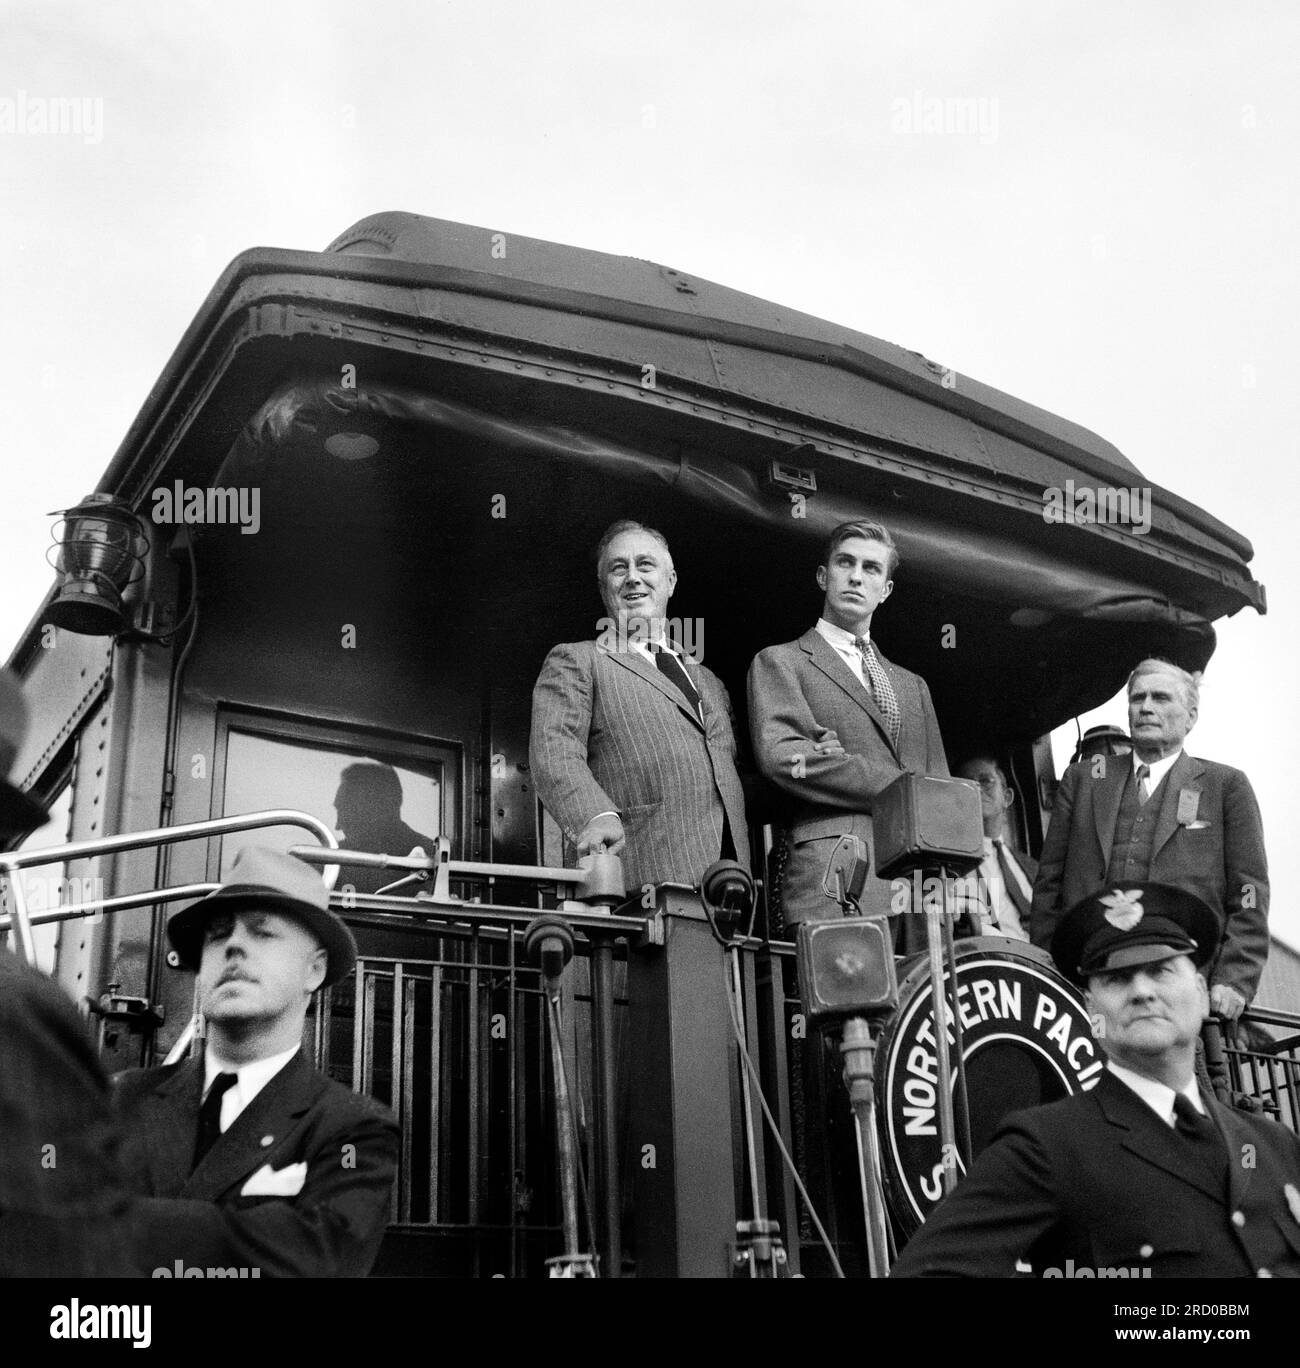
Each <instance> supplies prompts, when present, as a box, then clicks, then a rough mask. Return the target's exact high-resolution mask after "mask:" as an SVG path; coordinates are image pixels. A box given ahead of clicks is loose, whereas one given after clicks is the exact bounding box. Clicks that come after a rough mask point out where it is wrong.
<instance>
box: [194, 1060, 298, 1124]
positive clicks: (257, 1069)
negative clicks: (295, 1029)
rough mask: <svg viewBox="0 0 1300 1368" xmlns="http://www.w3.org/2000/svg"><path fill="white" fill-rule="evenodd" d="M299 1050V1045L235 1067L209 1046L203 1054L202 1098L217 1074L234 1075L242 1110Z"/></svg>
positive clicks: (206, 1093)
mask: <svg viewBox="0 0 1300 1368" xmlns="http://www.w3.org/2000/svg"><path fill="white" fill-rule="evenodd" d="M301 1049H302V1046H301V1045H295V1046H294V1047H293V1048H292V1049H290V1050H285V1051H284V1052H283V1053H281V1054H274V1055H268V1056H267V1058H265V1059H255V1060H253V1062H252V1063H251V1064H238V1065H236V1064H231V1063H230V1062H229V1061H227V1060H224V1059H221V1058H219V1057H218V1056H217V1054H216V1053H215V1051H214V1050H213V1049H212V1046H211V1045H209V1046H208V1047H207V1048H206V1049H205V1050H204V1052H203V1096H204V1097H206V1096H207V1095H208V1089H209V1088H210V1087H211V1086H212V1080H213V1079H214V1078H216V1076H217V1075H218V1074H219V1073H232V1074H234V1075H235V1084H234V1086H235V1087H236V1088H238V1089H239V1095H240V1096H239V1100H240V1108H241V1110H242V1109H243V1108H244V1107H246V1106H248V1104H249V1103H250V1102H251V1101H252V1100H253V1098H255V1097H256V1096H257V1094H258V1093H260V1092H261V1091H262V1089H263V1088H264V1087H266V1085H267V1084H268V1083H269V1082H270V1081H271V1080H272V1079H273V1078H274V1077H275V1076H276V1074H278V1073H279V1072H280V1070H281V1069H283V1068H284V1066H285V1065H286V1064H288V1062H289V1061H290V1060H291V1059H292V1058H293V1057H294V1056H295V1055H296V1054H297V1053H298V1051H299V1050H301Z"/></svg>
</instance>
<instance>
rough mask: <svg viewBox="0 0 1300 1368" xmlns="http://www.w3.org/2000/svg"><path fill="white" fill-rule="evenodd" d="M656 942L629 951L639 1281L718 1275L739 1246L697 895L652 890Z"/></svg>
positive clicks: (715, 976) (715, 987)
mask: <svg viewBox="0 0 1300 1368" xmlns="http://www.w3.org/2000/svg"><path fill="white" fill-rule="evenodd" d="M657 898H658V913H657V915H658V916H659V918H660V920H661V923H662V926H663V930H664V936H663V940H664V943H663V944H662V945H644V946H635V945H634V946H632V947H630V948H629V951H628V1014H629V1022H628V1028H629V1030H630V1032H631V1042H630V1043H631V1051H630V1052H631V1058H632V1060H633V1063H634V1067H635V1069H636V1086H635V1088H634V1089H633V1091H632V1099H631V1122H632V1129H631V1137H630V1138H631V1144H630V1149H631V1163H632V1187H633V1192H634V1194H635V1198H636V1201H635V1211H636V1226H635V1234H634V1238H635V1248H636V1260H637V1273H638V1276H641V1277H652V1278H674V1277H678V1278H727V1277H730V1276H731V1271H732V1269H731V1263H732V1247H733V1243H734V1241H735V1238H736V1196H735V1193H736V1172H735V1167H734V1153H733V1135H734V1128H735V1126H736V1124H737V1122H738V1119H739V1118H738V1117H736V1116H734V1115H733V1110H732V1081H733V1077H734V1070H735V1067H736V1065H735V1059H736V1054H735V1047H734V1044H733V1039H732V1033H731V1027H730V1025H729V1024H728V1008H727V1001H726V997H725V991H726V989H725V982H724V978H723V972H724V958H723V950H722V947H721V945H719V944H718V942H717V941H716V940H715V939H714V938H713V935H712V933H711V932H710V930H709V926H708V922H707V920H706V919H705V915H704V910H703V907H702V906H701V904H700V901H699V895H698V894H697V893H693V892H691V891H689V890H687V889H685V888H681V889H679V888H677V887H676V886H673V885H667V886H662V887H660V888H659V889H658V890H657Z"/></svg>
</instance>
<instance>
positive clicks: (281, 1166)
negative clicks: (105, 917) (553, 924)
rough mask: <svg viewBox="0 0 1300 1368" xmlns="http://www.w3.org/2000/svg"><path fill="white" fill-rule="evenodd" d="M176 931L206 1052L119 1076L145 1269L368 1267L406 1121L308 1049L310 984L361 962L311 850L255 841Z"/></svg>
mask: <svg viewBox="0 0 1300 1368" xmlns="http://www.w3.org/2000/svg"><path fill="white" fill-rule="evenodd" d="M167 937H168V940H169V941H170V942H171V945H172V948H173V949H174V950H175V951H176V954H177V956H178V957H179V959H180V962H181V964H182V966H183V967H184V968H187V969H193V970H195V971H197V974H198V1000H199V1010H200V1012H201V1014H202V1023H203V1050H202V1053H201V1054H199V1055H196V1056H195V1057H193V1058H190V1059H188V1060H185V1061H183V1062H182V1063H179V1064H174V1065H170V1066H166V1067H163V1068H157V1069H142V1070H134V1071H131V1072H128V1073H125V1074H121V1075H119V1076H118V1078H117V1079H116V1080H115V1083H116V1085H117V1091H118V1099H119V1110H120V1113H121V1116H122V1118H123V1121H124V1124H125V1127H126V1130H127V1132H128V1141H127V1155H126V1159H127V1172H128V1177H129V1179H130V1181H131V1183H132V1184H133V1186H134V1189H135V1191H136V1192H137V1193H138V1194H139V1196H140V1197H141V1198H142V1200H141V1201H139V1202H138V1203H137V1204H136V1207H135V1219H134V1240H133V1249H134V1254H135V1258H136V1261H137V1263H138V1264H139V1266H140V1268H141V1270H142V1271H143V1272H144V1273H146V1274H147V1275H151V1276H186V1275H187V1270H189V1269H192V1268H198V1269H203V1270H205V1272H204V1274H203V1276H214V1275H213V1274H212V1273H210V1272H206V1270H208V1269H213V1268H220V1269H223V1270H231V1269H233V1270H235V1271H234V1272H233V1273H232V1272H229V1271H226V1272H223V1273H221V1274H219V1275H217V1276H227V1277H230V1276H234V1277H272V1276H300V1277H302V1276H311V1277H331V1276H347V1277H359V1276H363V1275H364V1274H365V1273H367V1272H368V1271H369V1269H370V1267H371V1265H372V1264H373V1262H374V1259H375V1256H376V1253H377V1252H378V1247H379V1242H380V1239H381V1238H382V1236H383V1232H384V1228H385V1225H386V1223H387V1219H388V1211H389V1202H390V1196H391V1192H392V1187H393V1181H394V1178H395V1176H396V1164H397V1126H396V1122H395V1120H394V1118H393V1116H392V1114H391V1113H390V1112H389V1111H388V1109H387V1108H386V1107H382V1106H381V1105H379V1103H377V1102H375V1101H373V1100H372V1099H371V1098H369V1097H366V1096H364V1095H361V1094H358V1093H354V1092H351V1091H350V1090H349V1089H347V1088H345V1087H343V1086H342V1085H340V1084H338V1083H336V1082H334V1081H333V1080H331V1079H329V1078H327V1077H326V1076H325V1075H324V1074H322V1073H319V1072H318V1071H317V1070H316V1069H314V1068H313V1067H312V1066H311V1064H310V1063H308V1061H307V1058H306V1056H305V1055H304V1053H303V1049H302V1044H303V1030H304V1025H305V1022H306V1015H307V1008H308V1005H309V1003H310V1001H311V997H312V994H313V993H315V992H316V991H317V990H318V989H319V988H322V987H325V986H327V985H329V984H333V983H337V982H339V981H340V980H341V979H344V978H346V977H347V975H348V974H349V973H350V972H351V970H352V968H353V966H354V964H355V962H356V943H355V941H354V940H353V938H352V933H351V931H349V929H348V928H347V926H346V925H345V924H344V922H343V921H342V919H341V918H340V917H338V916H337V915H336V914H335V913H334V912H332V911H331V910H330V906H329V890H328V889H327V888H326V887H325V885H324V883H323V882H322V881H321V878H320V876H319V875H318V874H317V873H316V872H315V871H314V870H313V869H312V868H311V867H310V866H308V865H306V864H304V863H303V862H302V861H300V860H297V859H294V858H293V857H292V856H290V855H287V854H283V853H281V852H279V851H274V850H269V849H264V848H262V847H258V846H248V847H245V848H244V849H242V850H241V851H240V852H239V854H238V856H237V857H236V859H235V861H234V865H233V867H232V869H231V874H230V878H229V880H228V881H227V882H226V883H225V884H224V885H223V886H222V887H221V888H220V889H218V890H217V891H216V892H215V893H212V894H210V895H209V896H208V897H207V898H204V899H202V900H201V901H199V902H197V903H194V904H192V905H191V906H189V907H187V908H185V909H184V910H183V911H181V912H178V913H176V915H175V916H173V917H172V919H171V921H170V922H169V923H168V926H167ZM254 1270H256V1272H254ZM188 1276H198V1275H197V1274H193V1273H190V1274H188Z"/></svg>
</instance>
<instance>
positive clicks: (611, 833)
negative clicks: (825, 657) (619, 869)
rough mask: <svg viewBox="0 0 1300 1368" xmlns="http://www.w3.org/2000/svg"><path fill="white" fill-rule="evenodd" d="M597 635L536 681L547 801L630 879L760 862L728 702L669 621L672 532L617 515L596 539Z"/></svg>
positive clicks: (536, 722) (535, 759)
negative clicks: (722, 861) (600, 614)
mask: <svg viewBox="0 0 1300 1368" xmlns="http://www.w3.org/2000/svg"><path fill="white" fill-rule="evenodd" d="M597 577H598V580H599V583H600V589H601V596H602V599H603V601H604V604H605V609H606V613H607V614H608V616H607V617H606V619H605V620H604V623H603V624H602V629H601V632H600V635H599V638H598V639H597V640H594V641H578V642H569V643H566V644H564V645H560V646H556V647H555V648H554V649H553V650H552V651H551V652H550V654H549V655H548V656H547V657H546V662H545V664H544V665H543V666H542V671H541V674H540V676H539V677H538V680H537V685H536V688H535V689H534V691H533V720H532V740H531V745H530V748H529V750H530V760H531V767H532V773H533V777H534V779H535V781H536V783H537V792H538V795H539V796H540V798H541V800H542V803H543V804H544V805H545V807H546V810H547V811H548V812H549V813H550V814H551V816H552V817H554V818H555V820H556V821H557V822H558V823H559V825H560V826H561V828H563V830H564V833H565V835H566V836H567V837H568V838H569V840H571V841H572V842H573V843H574V845H575V846H576V850H577V854H578V855H579V856H585V855H589V854H594V853H597V852H600V851H608V852H609V853H610V854H613V855H618V856H620V857H621V858H622V861H623V872H624V881H625V884H626V887H627V890H628V892H629V893H634V892H637V891H638V890H640V889H641V887H642V886H643V885H645V884H651V883H664V882H677V883H687V884H694V883H698V882H699V879H700V876H701V875H702V874H703V873H704V871H705V870H706V869H707V868H708V867H709V865H711V864H712V863H713V862H714V861H715V860H717V859H718V858H719V857H722V858H728V859H736V860H739V861H740V862H741V863H742V864H744V865H745V866H746V867H747V866H748V864H749V837H748V831H747V829H746V825H745V804H744V791H743V789H742V787H741V782H740V776H739V774H738V773H737V770H736V739H735V734H734V732H733V730H732V712H731V704H730V701H729V699H728V697H727V691H726V689H725V688H724V687H723V684H722V682H721V681H720V680H719V679H718V677H717V676H716V675H715V674H713V673H712V671H710V670H707V669H705V667H704V666H703V665H700V664H697V663H696V662H695V661H693V660H691V659H690V657H689V655H687V654H686V652H685V651H684V650H683V649H682V648H681V645H680V643H678V642H674V641H673V640H672V639H671V637H670V635H669V633H668V632H667V630H666V627H667V622H668V619H667V610H668V602H669V599H670V598H671V596H672V593H673V590H674V588H675V587H676V584H677V572H676V571H675V570H674V568H673V562H672V554H671V552H670V551H669V549H668V543H667V542H666V541H665V539H664V538H663V536H662V535H661V534H660V533H658V532H656V531H654V530H653V529H652V528H647V527H643V526H641V524H639V523H634V522H629V521H624V522H618V523H615V524H614V525H613V526H612V527H611V528H610V529H609V530H608V531H607V532H606V533H605V536H604V537H603V538H602V540H601V543H600V547H599V548H598V551H597Z"/></svg>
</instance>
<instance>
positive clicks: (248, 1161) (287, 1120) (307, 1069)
mask: <svg viewBox="0 0 1300 1368" xmlns="http://www.w3.org/2000/svg"><path fill="white" fill-rule="evenodd" d="M323 1087H324V1082H323V1080H322V1079H321V1078H320V1077H319V1075H317V1073H316V1071H315V1070H314V1069H313V1068H312V1067H311V1066H310V1065H309V1064H308V1063H307V1060H306V1059H305V1058H304V1056H303V1055H302V1054H301V1053H299V1054H297V1055H295V1056H294V1057H293V1059H291V1060H290V1061H289V1063H288V1064H286V1065H285V1066H284V1068H283V1069H281V1070H280V1072H279V1073H278V1074H276V1076H275V1077H274V1078H273V1079H272V1080H271V1081H270V1082H269V1083H268V1084H267V1085H266V1087H264V1088H263V1089H262V1091H261V1092H259V1093H258V1094H257V1096H256V1097H255V1098H253V1100H252V1102H250V1103H249V1104H248V1106H247V1107H245V1108H244V1110H243V1111H242V1112H240V1113H239V1115H238V1116H237V1117H236V1118H235V1121H234V1124H233V1125H232V1126H231V1127H230V1129H229V1130H228V1131H225V1132H224V1133H223V1134H222V1135H221V1137H220V1138H219V1139H218V1140H217V1142H216V1144H214V1145H213V1146H212V1148H211V1149H210V1150H209V1151H208V1153H207V1155H206V1156H205V1157H204V1160H203V1162H202V1163H201V1164H200V1165H199V1166H198V1168H196V1169H195V1170H194V1172H193V1173H192V1174H191V1175H190V1177H189V1179H188V1180H187V1182H186V1183H185V1187H184V1190H183V1191H182V1193H181V1196H182V1197H193V1198H197V1199H200V1200H204V1201H212V1200H214V1199H215V1198H217V1197H219V1196H220V1195H221V1194H222V1193H223V1192H225V1191H226V1190H227V1189H228V1188H231V1187H233V1186H234V1185H235V1184H236V1183H238V1182H239V1181H240V1180H241V1179H243V1178H247V1177H248V1176H249V1174H251V1173H253V1172H254V1171H255V1170H256V1169H259V1168H261V1167H262V1165H263V1164H265V1163H266V1162H267V1161H268V1160H269V1159H270V1157H271V1156H272V1155H273V1154H274V1153H275V1147H276V1145H277V1144H278V1143H279V1142H280V1141H281V1140H282V1139H283V1138H284V1137H285V1135H287V1134H288V1133H289V1132H290V1131H291V1130H292V1129H293V1128H294V1127H295V1126H296V1125H297V1123H298V1121H299V1120H300V1119H301V1118H302V1116H303V1115H304V1114H305V1113H306V1112H307V1111H309V1110H310V1109H311V1106H312V1103H313V1102H315V1100H316V1098H317V1097H318V1096H319V1094H320V1092H321V1090H322V1088H323Z"/></svg>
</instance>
